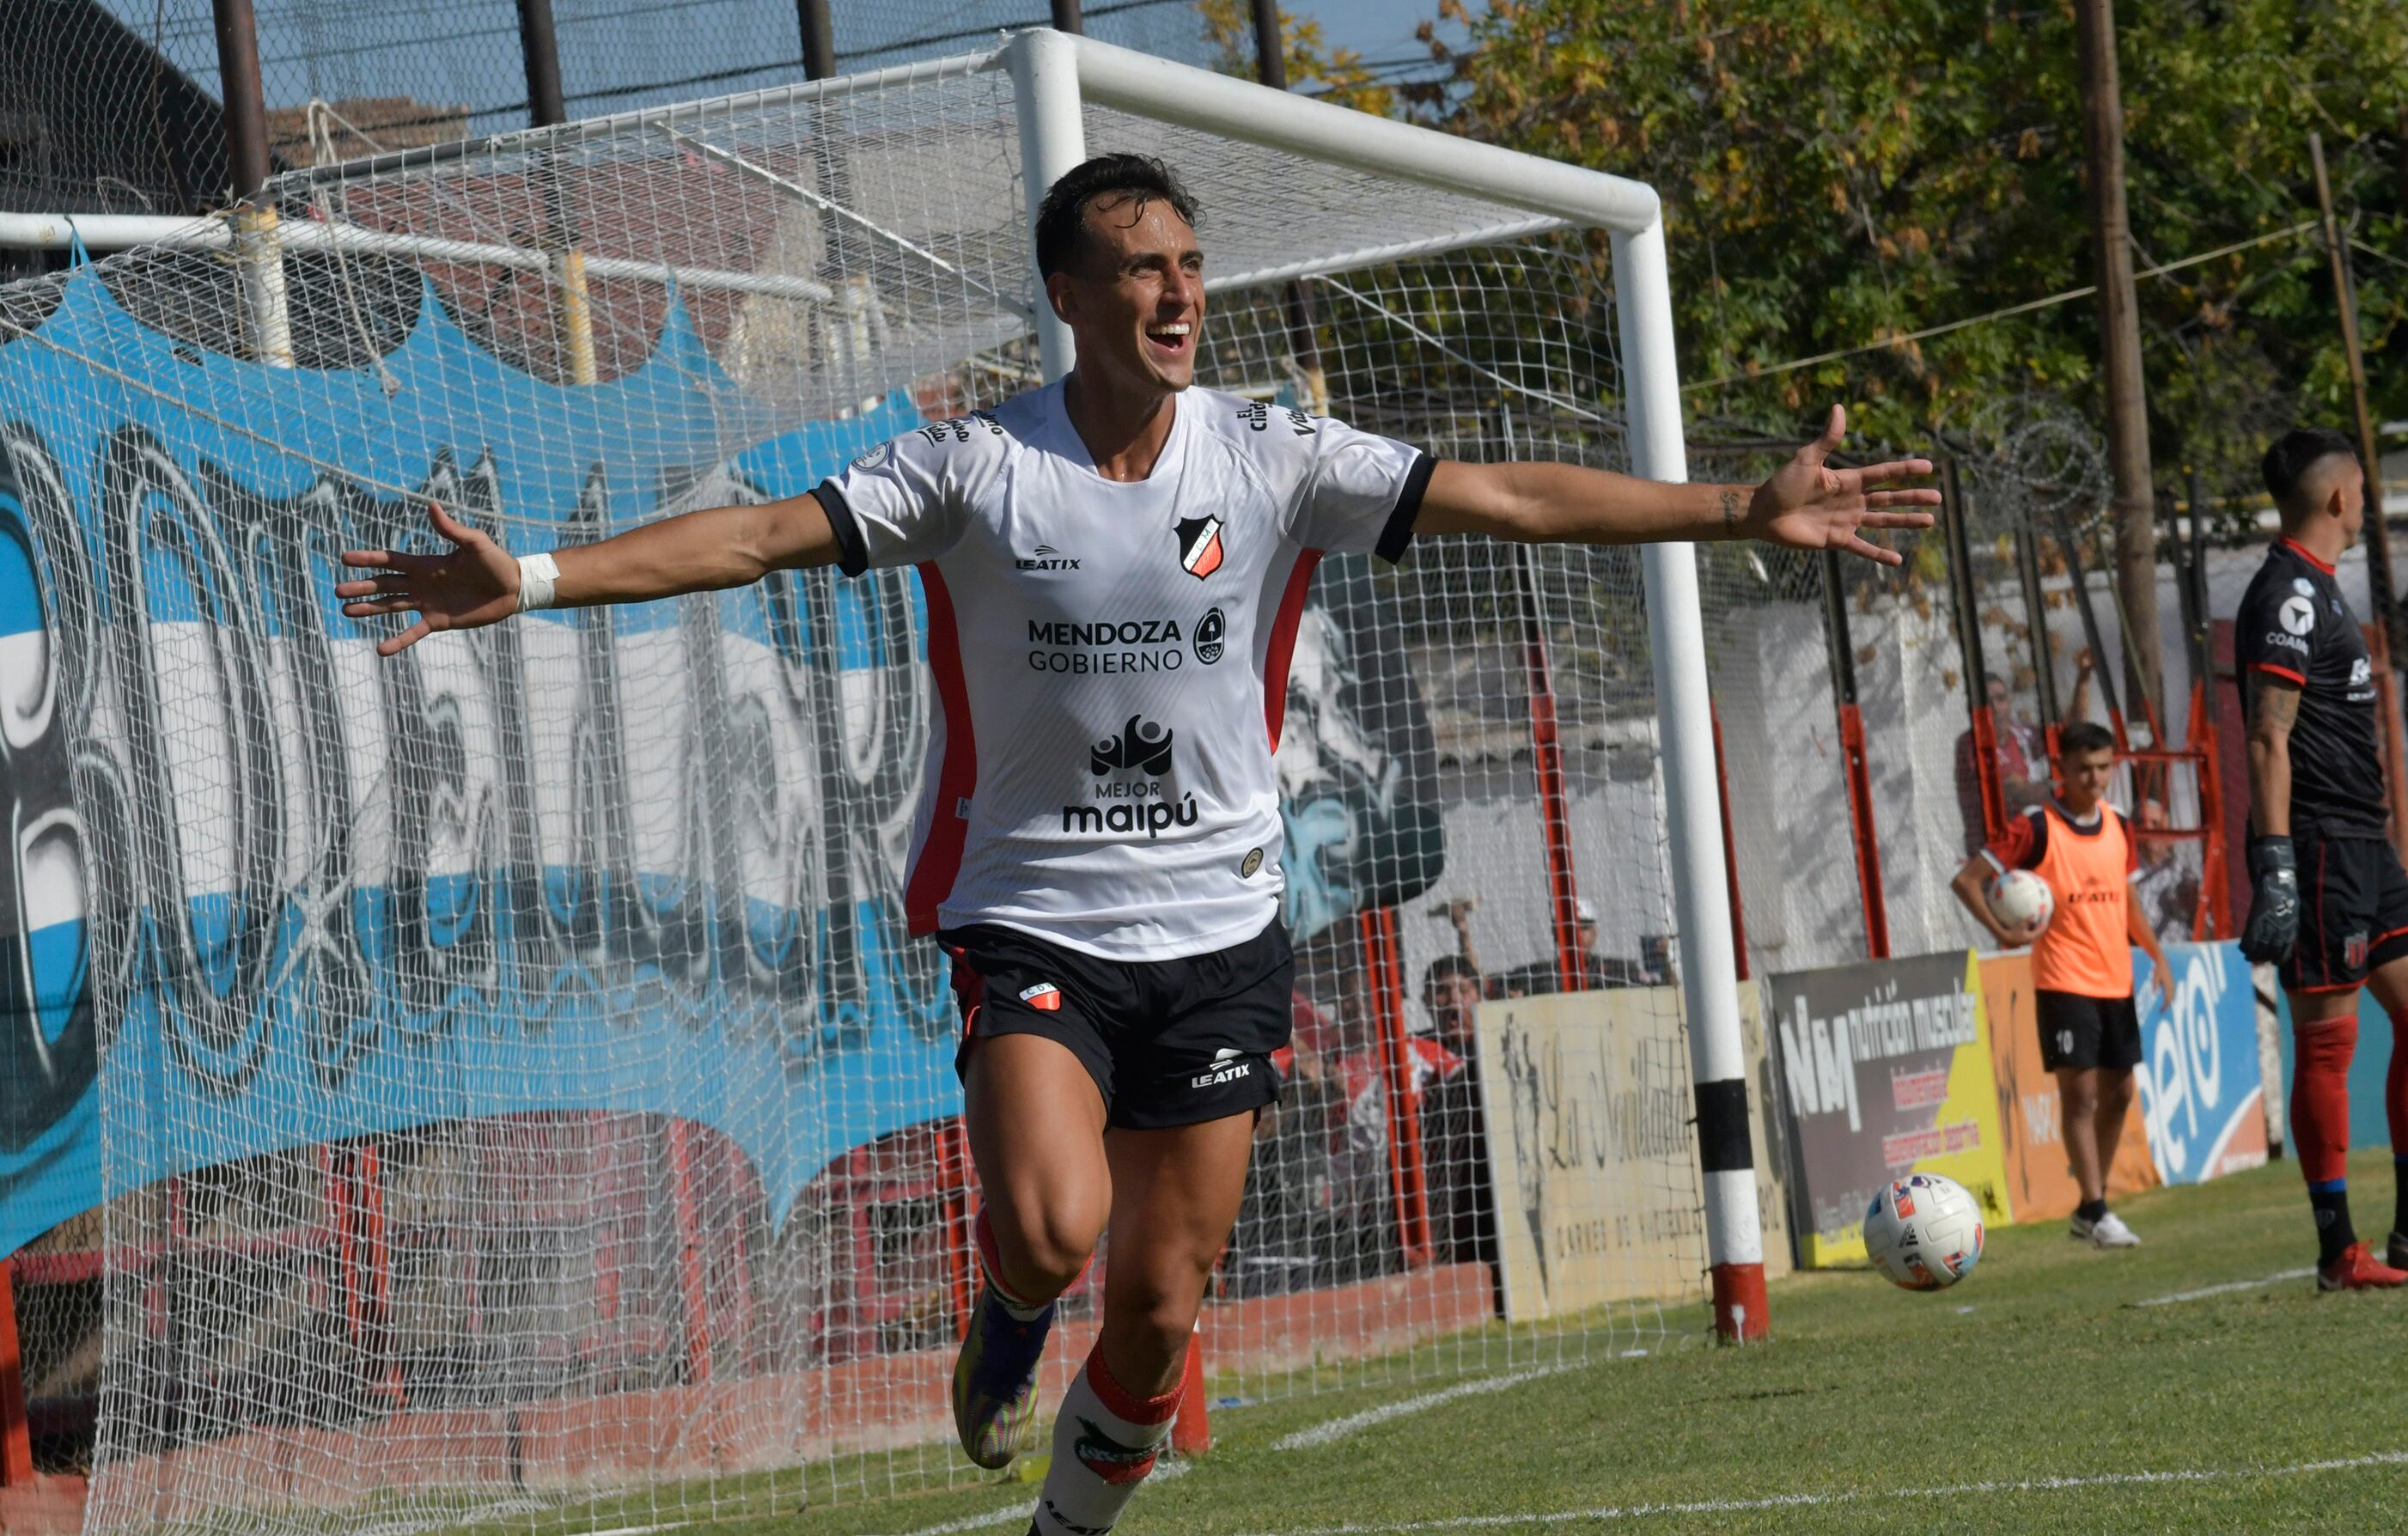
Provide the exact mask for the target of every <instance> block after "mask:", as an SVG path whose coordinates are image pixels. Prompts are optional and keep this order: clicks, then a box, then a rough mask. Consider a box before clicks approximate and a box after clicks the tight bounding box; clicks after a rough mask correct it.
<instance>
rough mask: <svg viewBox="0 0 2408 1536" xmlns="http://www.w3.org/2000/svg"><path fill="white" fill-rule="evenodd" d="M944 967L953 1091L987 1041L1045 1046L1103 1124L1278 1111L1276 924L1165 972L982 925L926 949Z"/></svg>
mask: <svg viewBox="0 0 2408 1536" xmlns="http://www.w3.org/2000/svg"><path fill="white" fill-rule="evenodd" d="M937 939H938V941H939V942H940V943H942V944H943V945H944V946H945V951H946V953H947V954H949V955H952V956H953V996H954V998H955V999H956V1000H957V1001H958V1002H959V1003H960V1005H961V1011H962V1044H961V1049H960V1051H959V1052H957V1053H956V1054H955V1055H954V1057H953V1069H954V1071H955V1072H957V1073H959V1074H961V1075H962V1076H963V1078H964V1080H965V1081H967V1080H968V1072H969V1061H970V1052H971V1051H972V1050H973V1049H975V1048H976V1046H977V1044H978V1042H979V1041H982V1040H992V1039H993V1038H995V1037H996V1036H997V1035H1042V1036H1044V1037H1045V1038H1046V1039H1047V1040H1051V1041H1060V1042H1061V1043H1062V1044H1063V1045H1064V1046H1066V1047H1068V1049H1069V1052H1070V1054H1071V1055H1075V1056H1077V1057H1078V1058H1079V1064H1080V1065H1081V1066H1082V1067H1084V1068H1086V1069H1087V1075H1088V1076H1089V1077H1091V1078H1094V1079H1095V1081H1096V1087H1097V1091H1098V1092H1100V1093H1101V1094H1102V1095H1103V1096H1104V1106H1105V1109H1106V1110H1107V1111H1108V1112H1109V1113H1110V1116H1111V1119H1110V1123H1111V1125H1115V1126H1125V1127H1129V1128H1130V1129H1133V1130H1161V1129H1167V1128H1168V1127H1173V1126H1193V1125H1200V1124H1202V1123H1203V1122H1205V1121H1207V1120H1219V1119H1223V1118H1225V1117H1226V1116H1228V1115H1232V1114H1244V1113H1250V1112H1252V1111H1254V1110H1259V1109H1261V1108H1262V1107H1263V1106H1264V1105H1266V1104H1269V1103H1271V1102H1272V1101H1274V1100H1276V1099H1277V1098H1279V1094H1280V1078H1279V1070H1278V1069H1277V1068H1275V1067H1273V1066H1272V1065H1271V1059H1270V1057H1271V1053H1272V1052H1274V1051H1277V1050H1279V1049H1280V1048H1282V1047H1283V1046H1284V1045H1286V1044H1287V1041H1288V1035H1289V1032H1290V1030H1291V1029H1292V1028H1293V1026H1294V1019H1295V1014H1294V1013H1293V1012H1291V1009H1292V1006H1293V1005H1292V1003H1291V1000H1290V997H1291V994H1292V993H1293V991H1294V983H1295V979H1296V956H1295V955H1294V954H1293V953H1291V952H1290V950H1289V949H1288V942H1287V930H1286V929H1285V928H1283V927H1282V926H1280V924H1279V922H1278V920H1277V919H1276V918H1274V919H1273V920H1272V921H1271V923H1270V924H1269V926H1266V927H1265V928H1264V929H1263V931H1262V932H1260V933H1258V934H1256V935H1255V936H1254V938H1252V939H1249V940H1245V941H1244V942H1243V943H1239V944H1232V945H1230V946H1229V947H1228V948H1227V949H1224V950H1215V951H1213V952H1212V953H1211V954H1210V955H1189V956H1187V957H1186V958H1183V959H1178V960H1104V959H1098V958H1097V957H1096V956H1095V955H1082V954H1081V953H1079V952H1078V951H1077V950H1072V949H1065V948H1064V947H1062V946H1061V945H1059V944H1052V943H1048V942H1046V941H1045V940H1042V939H1039V938H1037V937H1036V936H1034V935H1033V934H1026V933H1022V932H1020V931H1019V930H1018V929H1016V928H1006V927H999V926H996V925H994V924H991V923H980V924H974V925H972V926H968V927H962V928H947V929H944V930H943V931H941V932H940V933H939V934H938V935H937Z"/></svg>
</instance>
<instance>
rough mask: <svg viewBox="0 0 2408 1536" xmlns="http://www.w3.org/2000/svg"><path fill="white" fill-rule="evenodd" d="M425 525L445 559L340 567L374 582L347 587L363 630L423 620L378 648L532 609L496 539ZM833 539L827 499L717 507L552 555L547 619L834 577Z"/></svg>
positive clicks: (350, 610)
mask: <svg viewBox="0 0 2408 1536" xmlns="http://www.w3.org/2000/svg"><path fill="white" fill-rule="evenodd" d="M427 520H428V523H429V524H431V525H432V526H433V528H434V529H435V531H436V532H437V534H440V535H441V536H442V537H443V538H446V539H448V540H450V541H451V544H452V551H451V553H448V554H412V553H407V552H405V551H401V550H346V551H345V552H344V553H343V564H345V565H347V566H350V567H352V568H353V569H355V570H363V571H369V572H373V573H374V574H372V575H367V576H363V577H360V578H358V579H356V580H353V581H344V582H341V583H338V584H337V586H336V588H335V596H337V597H340V598H343V599H344V603H343V612H344V613H345V614H347V615H349V616H350V617H351V618H354V619H365V618H372V617H376V616H379V615H381V614H388V613H415V614H417V615H418V622H417V623H415V624H411V625H410V626H409V628H407V629H405V630H403V631H402V632H401V633H400V634H398V635H393V636H389V637H387V638H386V639H381V640H379V641H378V642H377V653H378V654H380V655H386V656H390V655H394V654H396V653H399V652H402V651H405V650H408V649H409V647H410V646H413V645H415V644H417V643H418V642H419V641H420V640H423V639H425V638H426V637H427V636H429V635H432V634H434V633H436V632H437V631H438V630H445V629H476V628H480V627H481V626H483V625H485V624H499V623H500V622H501V621H502V620H504V619H507V618H509V616H510V615H511V614H513V613H516V612H518V611H519V610H521V608H522V607H523V606H525V605H523V603H522V601H521V598H522V596H524V595H523V593H522V591H521V567H520V563H519V561H518V560H517V559H516V558H515V557H513V556H512V555H511V554H510V553H509V551H508V550H505V549H504V548H502V546H501V545H500V543H499V542H497V541H496V540H495V538H493V537H492V536H491V535H488V534H484V533H480V532H479V531H477V530H476V529H474V528H471V527H468V526H466V525H465V524H461V523H460V522H458V521H456V520H455V519H453V518H452V516H451V515H450V514H448V513H446V512H445V511H444V510H443V509H442V508H440V507H437V506H434V505H431V504H430V505H429V506H428V508H427ZM837 555H838V550H837V540H836V533H835V531H834V530H833V529H832V528H831V527H830V526H829V524H828V519H827V513H826V512H825V511H824V510H822V509H821V507H820V503H819V498H818V497H816V496H813V495H808V494H806V495H798V496H788V497H787V498H786V499H784V500H783V501H772V502H767V503H765V504H764V505H761V506H757V507H712V508H710V509H707V510H702V511H695V512H686V513H684V514H682V515H681V516H678V517H668V518H663V519H662V520H661V521H659V522H658V523H647V524H644V525H643V526H642V527H640V528H631V529H629V530H628V531H627V532H625V533H623V534H620V535H618V536H616V537H615V538H605V539H602V540H599V541H598V542H595V543H592V544H580V545H576V546H573V547H571V548H568V549H562V550H554V551H552V552H551V557H552V564H553V565H554V566H555V567H557V568H558V575H557V576H556V577H554V578H552V591H551V595H550V597H549V600H548V601H543V602H541V603H539V604H538V605H536V606H540V607H545V608H581V607H589V606H592V605H594V604H597V603H636V602H645V601H648V600H650V599H652V598H655V597H675V596H680V595H681V594H683V593H688V592H710V591H715V590H717V589H719V588H721V587H738V586H743V585H745V584H747V583H748V582H753V581H759V580H760V579H761V578H762V577H764V576H767V574H768V573H769V572H771V571H773V570H787V569H800V568H805V567H812V566H832V565H834V564H836V561H837Z"/></svg>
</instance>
